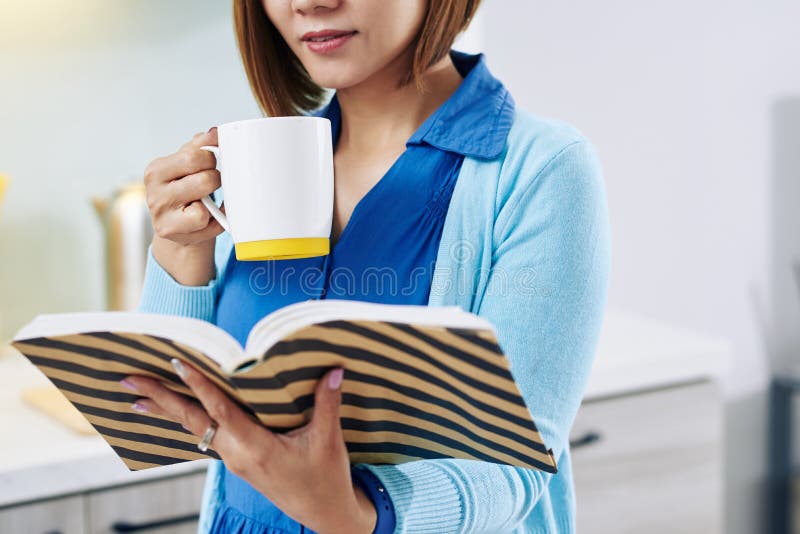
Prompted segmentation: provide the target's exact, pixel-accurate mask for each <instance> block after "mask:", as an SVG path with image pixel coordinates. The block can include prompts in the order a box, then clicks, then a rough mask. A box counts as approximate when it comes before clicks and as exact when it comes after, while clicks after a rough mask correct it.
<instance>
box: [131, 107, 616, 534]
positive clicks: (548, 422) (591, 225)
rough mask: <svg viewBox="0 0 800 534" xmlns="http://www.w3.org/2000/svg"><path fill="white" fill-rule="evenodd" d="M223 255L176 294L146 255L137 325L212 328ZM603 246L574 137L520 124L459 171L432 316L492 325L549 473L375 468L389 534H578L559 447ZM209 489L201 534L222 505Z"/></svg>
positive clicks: (553, 126) (596, 320)
mask: <svg viewBox="0 0 800 534" xmlns="http://www.w3.org/2000/svg"><path fill="white" fill-rule="evenodd" d="M231 246H232V243H231V241H230V237H229V236H228V234H227V233H225V234H222V235H220V236H219V237H218V238H217V248H216V260H217V278H216V279H215V280H212V281H211V282H210V283H209V284H208V285H207V286H202V287H188V286H183V285H181V284H179V283H177V282H176V281H175V280H174V279H173V278H172V277H171V276H170V275H169V274H168V273H167V272H166V271H165V270H164V269H162V268H161V267H160V266H159V265H158V263H157V262H156V261H155V260H154V259H153V257H152V254H150V255H149V259H148V265H147V271H146V276H145V283H144V289H143V292H142V300H141V302H140V307H139V309H140V311H146V312H154V313H168V314H176V315H185V316H191V317H197V318H201V319H205V320H208V321H213V319H214V313H215V299H216V294H217V288H218V284H219V281H220V280H222V278H223V276H224V271H223V269H224V266H225V260H226V259H227V258H228V255H229V254H230V251H231ZM610 267H611V234H610V225H609V220H608V209H607V202H606V192H605V185H604V183H603V177H602V172H601V168H600V164H599V161H598V159H597V157H596V154H595V152H594V150H593V148H592V146H591V144H590V143H589V142H588V141H587V140H586V139H585V138H584V137H583V136H582V135H581V134H580V132H578V131H577V130H576V129H575V128H573V127H572V126H570V125H568V124H566V123H563V122H559V121H554V120H550V119H544V118H542V117H538V116H536V115H533V114H530V113H527V112H524V111H522V110H519V109H518V110H516V111H515V115H514V122H513V124H512V127H511V130H510V132H509V134H508V142H507V144H506V149H505V150H504V151H503V152H502V153H501V154H500V156H498V157H497V158H495V159H493V160H480V159H476V158H471V157H466V158H465V160H464V163H463V165H462V167H461V171H460V174H459V177H458V181H457V182H456V186H455V190H454V192H453V197H452V200H451V202H450V206H449V209H448V211H447V215H446V218H445V223H444V229H443V232H442V239H441V244H440V246H439V250H438V255H437V260H436V265H435V268H434V279H433V287H432V288H431V294H430V298H429V305H431V306H441V305H459V306H461V307H462V308H463V309H465V310H469V311H471V312H473V313H477V314H478V315H481V316H483V317H485V318H487V319H488V320H489V321H491V322H492V323H493V324H494V325H495V327H496V329H497V334H498V341H499V342H500V345H501V347H502V348H503V350H504V351H505V353H506V354H507V355H508V357H509V359H510V361H511V372H512V374H513V376H514V378H515V380H516V381H517V384H518V386H519V389H520V392H521V393H522V396H523V397H524V399H525V401H526V403H527V404H528V407H529V409H530V410H531V412H532V415H533V417H534V418H535V420H536V422H537V424H538V427H539V430H540V432H541V434H542V438H543V439H544V442H545V444H546V445H547V446H549V447H551V448H552V449H553V452H554V454H555V457H556V459H557V461H558V469H559V471H558V473H557V474H555V475H550V474H547V473H544V472H541V471H535V470H529V469H523V468H517V467H511V466H505V465H498V464H494V463H489V462H481V461H475V460H455V459H443V460H421V461H415V462H409V463H405V464H400V465H372V464H366V465H367V466H368V468H369V469H370V470H371V471H372V472H374V473H375V474H376V475H377V476H378V478H380V479H381V481H382V482H383V484H384V485H385V486H386V488H387V490H388V492H389V495H390V496H391V498H392V501H393V502H394V505H395V510H396V515H397V529H396V532H403V533H405V532H415V533H416V532H436V533H441V534H444V533H448V532H465V533H481V532H483V533H492V534H496V533H506V532H509V533H523V532H524V533H538V532H542V533H555V532H574V531H575V530H576V527H575V495H574V489H573V482H572V468H571V463H570V455H569V442H568V434H569V430H570V427H571V426H572V422H573V420H574V418H575V414H576V412H577V410H578V407H579V405H580V402H581V398H582V396H583V390H584V387H585V384H586V381H587V378H588V375H589V370H590V368H591V364H592V360H593V358H594V352H595V348H596V344H597V340H598V337H599V333H600V326H601V323H602V319H603V312H604V309H605V304H606V298H607V290H608V282H609V272H610ZM218 467H219V461H217V460H214V461H213V463H212V466H211V468H210V469H209V472H208V477H207V479H206V486H205V492H204V495H203V507H202V511H201V517H200V530H199V532H206V531H207V530H208V526H209V524H210V519H211V516H212V513H213V509H214V507H215V506H216V505H217V503H218V502H219V499H220V498H221V494H220V486H219V479H218V476H217V475H218Z"/></svg>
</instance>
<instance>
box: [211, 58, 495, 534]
mask: <svg viewBox="0 0 800 534" xmlns="http://www.w3.org/2000/svg"><path fill="white" fill-rule="evenodd" d="M451 57H452V59H453V61H454V63H455V66H456V68H457V69H458V70H459V72H460V73H461V75H462V76H463V77H464V80H463V81H462V83H461V84H460V86H459V88H458V89H457V90H456V92H455V93H454V94H453V95H451V97H450V98H449V99H448V100H447V101H446V102H445V103H443V104H442V105H441V106H440V107H439V108H438V109H437V110H436V111H435V112H434V113H433V114H432V115H431V116H430V117H429V118H428V119H427V120H426V121H425V122H424V123H423V124H422V125H421V126H420V127H419V128H418V129H417V131H416V132H415V133H414V134H413V135H412V136H411V137H410V138H409V140H408V141H407V143H406V150H405V151H404V152H403V153H402V154H401V155H400V156H399V157H398V158H397V160H396V161H395V162H394V164H393V165H392V166H391V167H390V168H389V170H388V171H387V172H386V174H385V175H384V176H383V177H381V179H380V180H379V181H378V182H377V183H376V184H375V185H374V186H373V187H372V188H371V189H370V190H369V191H368V192H367V193H366V195H364V197H363V198H362V199H361V200H360V201H359V202H358V204H356V207H355V209H354V210H353V213H352V215H351V217H350V220H349V222H348V223H347V225H346V226H345V228H344V230H343V231H342V233H341V235H340V236H339V238H338V240H337V241H336V242H333V240H332V241H331V243H332V245H331V252H330V254H328V255H327V256H322V257H315V258H300V259H290V260H279V261H260V262H240V261H237V260H236V258H235V255H234V254H233V252H232V253H231V255H230V257H229V259H228V265H227V267H226V271H225V273H226V275H225V277H224V281H223V286H222V287H221V288H220V293H219V301H218V303H217V313H216V324H217V325H218V326H220V327H221V328H223V329H224V330H226V331H228V332H229V333H230V334H231V335H232V336H234V337H235V338H236V339H237V340H238V341H239V342H240V343H242V344H244V342H245V340H246V338H247V334H248V333H249V331H250V329H251V328H252V327H253V325H254V324H255V323H256V322H257V321H258V320H260V319H261V318H263V317H264V316H265V315H267V314H268V313H270V312H272V311H274V310H277V309H278V308H281V307H283V306H286V305H288V304H291V303H294V302H298V301H301V300H307V299H310V298H337V299H349V300H362V301H370V302H380V303H402V304H420V305H425V304H427V302H428V295H429V292H430V289H431V281H432V276H433V271H434V266H435V261H436V254H437V250H438V246H439V241H440V238H441V234H442V228H443V225H444V218H445V215H446V213H447V208H448V205H449V203H450V197H451V195H452V192H453V188H454V186H455V182H456V178H457V177H458V173H459V170H460V167H461V163H462V161H463V158H464V155H465V154H470V153H471V151H472V149H471V146H470V143H471V142H474V140H475V137H476V136H475V134H476V133H477V132H480V131H481V127H482V126H486V123H487V122H489V121H495V120H497V119H498V113H497V109H496V108H494V107H493V106H494V105H496V103H497V102H498V97H501V98H500V100H501V101H502V103H503V104H504V106H505V105H506V104H507V102H506V101H505V96H504V95H505V93H504V91H505V89H503V88H502V87H500V88H498V86H497V84H495V83H491V82H493V78H491V75H490V74H489V72H488V70H487V69H486V68H485V65H483V56H479V55H474V56H473V55H467V54H462V53H460V52H456V51H451ZM476 65H477V66H478V67H479V68H475V67H476ZM500 89H502V91H503V94H500V95H498V94H497V92H498V91H499V90H500ZM478 104H482V105H480V106H479V105H478ZM318 115H320V116H323V117H327V118H328V119H330V121H331V127H332V138H333V143H334V146H335V145H336V142H337V140H338V137H339V133H340V126H341V114H340V108H339V103H338V99H337V98H336V96H335V95H334V96H333V98H332V99H331V101H330V102H329V103H328V105H326V106H325V107H324V108H322V110H321V111H320V112H319V113H318ZM501 115H505V113H501ZM465 121H466V122H468V125H469V128H464V127H466V126H467V123H466V122H465ZM481 121H483V122H484V124H481ZM454 123H461V124H459V126H461V127H460V128H454V129H449V128H448V126H454ZM478 137H479V136H478ZM454 141H456V142H454ZM458 141H461V142H460V143H459V142H458ZM346 378H347V377H346V376H345V379H346ZM221 470H222V472H221V476H222V488H223V491H222V502H221V505H220V507H219V508H218V509H217V511H216V513H215V515H214V517H213V519H212V526H211V532H225V533H231V532H244V533H256V532H259V533H268V534H270V533H281V534H283V533H301V532H313V531H311V530H310V529H308V528H307V527H305V526H303V525H301V524H299V523H297V522H296V521H294V520H293V519H292V518H290V517H288V516H287V515H285V514H284V513H283V512H282V511H281V510H280V509H278V508H277V507H276V506H275V505H274V504H273V503H272V502H271V501H270V500H269V499H267V498H266V497H265V496H264V495H262V494H261V493H260V492H258V491H256V490H255V489H254V488H252V486H250V485H249V483H247V482H246V481H245V480H243V479H241V478H240V477H238V476H236V475H235V474H233V473H231V472H230V471H227V470H226V469H225V468H224V464H223V465H222V466H221ZM353 481H354V483H357V484H359V485H361V486H362V487H363V488H364V489H365V492H366V493H367V495H369V496H370V497H371V498H372V500H373V503H374V504H375V506H376V510H377V512H378V528H376V532H393V531H394V510H393V507H392V504H391V495H388V494H387V492H386V491H385V490H384V488H382V487H378V486H379V482H378V480H377V478H375V477H374V476H373V477H370V476H369V474H368V471H367V472H364V471H361V470H359V469H354V470H353Z"/></svg>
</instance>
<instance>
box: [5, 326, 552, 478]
mask: <svg viewBox="0 0 800 534" xmlns="http://www.w3.org/2000/svg"><path fill="white" fill-rule="evenodd" d="M14 346H15V347H16V348H17V349H18V350H19V351H20V352H22V353H23V354H24V355H25V356H27V357H28V359H30V360H31V361H32V362H33V363H34V364H36V366H37V367H39V369H41V370H42V372H44V373H45V375H47V376H48V378H50V380H51V381H52V382H53V383H54V384H55V385H56V386H57V387H58V388H59V389H60V390H61V391H62V392H63V393H64V395H66V397H67V398H68V399H69V400H70V401H71V402H72V403H73V404H75V406H76V407H77V408H78V409H79V410H80V411H81V412H82V413H83V414H84V416H85V417H86V418H87V419H88V420H89V422H90V423H91V424H92V425H93V426H94V427H95V428H96V429H97V430H98V432H100V434H102V435H103V437H104V438H105V439H106V440H107V441H108V443H109V444H110V445H111V446H112V447H113V448H114V450H115V451H116V453H117V454H118V455H119V456H120V458H122V460H123V461H124V462H125V464H126V465H127V466H128V467H129V468H130V469H131V470H138V469H145V468H148V467H154V466H158V465H167V464H172V463H177V462H182V461H187V460H195V459H200V458H205V457H207V456H211V457H215V458H218V455H217V454H216V452H215V451H213V450H212V449H209V450H208V454H207V455H206V454H204V453H202V452H200V451H199V450H198V449H197V448H196V443H197V441H198V439H197V437H196V436H194V435H191V434H190V433H188V432H186V431H185V430H184V429H183V428H182V427H181V426H180V425H179V424H177V423H173V422H171V421H169V420H166V419H164V418H159V417H156V416H152V415H148V414H141V413H138V412H134V411H133V410H131V409H130V405H131V403H132V402H134V401H135V400H136V398H137V396H136V395H135V394H134V393H132V392H130V391H128V390H126V389H124V388H123V387H122V386H121V385H120V384H119V381H120V380H121V379H122V378H124V377H125V376H127V375H129V374H143V375H149V376H155V377H158V378H159V379H161V380H162V381H164V382H165V383H166V384H167V386H168V387H170V388H171V389H173V390H175V391H178V392H180V393H183V394H186V395H189V396H191V390H189V389H188V388H187V387H186V386H185V385H183V383H182V382H181V381H180V379H179V378H178V377H177V376H176V375H175V373H174V372H173V370H172V366H171V365H170V363H169V360H170V358H172V357H178V358H181V359H184V360H187V361H189V362H190V363H192V364H194V365H195V366H196V367H198V368H199V369H201V370H202V371H203V372H204V374H205V375H206V376H208V377H209V378H210V379H211V380H213V381H214V382H215V383H216V384H217V385H218V386H219V387H221V388H222V389H223V390H224V391H226V392H227V393H228V394H229V395H230V396H231V397H232V398H233V399H235V400H236V401H237V402H238V403H239V405H240V406H241V407H242V408H243V409H245V410H246V411H247V412H249V413H250V414H251V415H252V416H253V417H254V418H257V419H258V420H260V421H261V422H262V423H263V424H264V425H265V426H267V427H268V428H270V429H272V430H273V431H275V432H285V431H288V430H290V429H292V428H296V427H298V426H301V425H303V424H305V423H306V422H308V420H309V417H310V415H311V409H312V408H313V404H314V386H315V384H316V383H317V381H318V380H319V379H320V378H321V377H322V375H323V374H324V373H325V372H326V371H327V370H328V369H330V368H331V367H334V366H343V367H344V368H345V375H344V377H345V380H344V382H343V385H342V408H341V422H342V428H343V430H344V437H345V441H346V442H347V449H348V451H349V453H350V460H351V462H353V463H359V462H365V463H373V464H379V463H390V464H397V463H403V462H408V461H413V460H420V459H431V458H464V459H470V460H482V461H488V462H495V463H501V464H509V465H515V466H520V467H526V468H534V469H541V470H544V471H547V472H551V473H554V472H556V462H555V459H554V458H553V455H552V452H551V451H550V450H549V449H547V448H546V447H545V445H544V444H543V443H542V439H541V436H540V434H539V432H538V430H537V429H536V425H535V424H534V422H533V420H532V419H531V415H530V413H529V411H528V409H527V407H526V405H525V402H524V401H523V399H522V397H521V396H520V393H519V390H518V389H517V386H516V384H515V382H514V380H513V378H512V376H511V373H510V371H509V363H508V359H507V358H506V356H505V355H503V353H502V351H501V350H500V347H499V346H498V344H497V341H496V338H495V337H494V333H493V332H491V331H490V330H467V329H457V328H446V327H437V326H428V325H413V324H406V323H394V322H387V321H355V320H348V321H344V320H340V321H327V322H324V323H320V324H316V325H313V326H308V327H305V328H302V329H300V330H298V331H296V332H295V333H293V334H292V335H290V336H287V337H286V338H284V339H283V340H282V341H280V342H279V343H277V344H275V345H274V346H273V347H271V348H270V349H269V350H268V351H267V353H266V355H265V360H264V361H263V362H262V363H261V364H258V365H256V366H253V367H250V368H249V369H246V370H244V371H241V372H239V373H236V374H234V375H233V376H229V377H226V376H225V375H224V374H222V372H221V370H220V369H219V367H218V365H217V364H216V363H215V362H214V361H213V360H211V359H210V358H208V357H207V356H205V355H204V354H202V353H200V352H199V351H197V350H195V349H192V348H190V347H187V346H185V345H180V344H178V343H175V342H173V341H171V340H168V339H164V338H159V337H155V336H150V335H144V334H130V333H123V332H95V333H86V334H75V335H69V336H58V337H52V338H37V339H30V340H24V341H16V342H15V343H14Z"/></svg>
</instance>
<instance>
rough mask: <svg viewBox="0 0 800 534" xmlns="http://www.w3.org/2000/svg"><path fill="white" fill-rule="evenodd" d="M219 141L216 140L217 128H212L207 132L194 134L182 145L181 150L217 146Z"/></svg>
mask: <svg viewBox="0 0 800 534" xmlns="http://www.w3.org/2000/svg"><path fill="white" fill-rule="evenodd" d="M218 144H219V140H218V138H217V127H216V126H212V127H211V128H209V130H208V131H207V132H200V133H196V134H195V135H194V137H192V138H191V139H190V140H189V141H187V142H186V143H184V145H183V146H182V147H181V149H184V148H189V147H196V148H199V147H201V146H209V145H210V146H217V145H218Z"/></svg>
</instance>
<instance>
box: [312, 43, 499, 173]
mask: <svg viewBox="0 0 800 534" xmlns="http://www.w3.org/2000/svg"><path fill="white" fill-rule="evenodd" d="M450 57H451V58H452V60H453V63H454V65H455V67H456V68H457V69H458V71H459V72H460V73H461V75H462V76H463V77H464V79H463V80H462V82H461V84H460V85H459V86H458V89H456V91H455V92H454V93H453V94H452V95H451V96H450V98H448V99H447V100H446V101H445V102H444V103H443V104H442V105H441V106H439V108H438V109H437V110H436V111H435V112H434V113H433V114H432V115H431V116H430V117H428V118H427V119H426V120H425V122H423V123H422V124H421V125H420V127H419V128H417V131H416V132H414V134H412V136H411V137H410V138H409V139H408V141H407V142H406V146H408V145H420V144H423V143H425V144H428V145H431V146H433V147H436V148H438V149H440V150H447V151H450V152H455V153H458V154H463V155H464V156H470V157H476V158H481V159H494V158H496V157H497V156H499V155H500V154H501V153H502V152H503V149H504V148H505V144H506V138H507V137H508V132H509V130H511V122H512V120H513V117H514V99H513V98H512V97H511V93H509V92H508V90H507V89H506V88H505V86H504V85H503V84H502V82H500V80H498V79H497V78H495V77H494V76H493V75H492V73H491V72H489V69H488V67H487V66H486V60H485V57H484V55H483V54H466V53H464V52H459V51H457V50H451V51H450ZM313 115H316V116H319V117H326V118H328V119H330V121H331V128H332V130H333V136H334V137H333V142H334V144H335V143H336V136H337V135H338V132H339V123H340V121H341V111H340V108H339V101H338V99H337V98H336V95H335V94H334V95H333V97H332V98H331V100H330V102H328V104H327V105H325V106H324V107H323V108H321V109H320V110H318V111H316V112H314V113H313Z"/></svg>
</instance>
